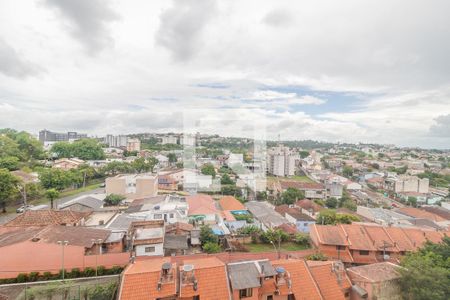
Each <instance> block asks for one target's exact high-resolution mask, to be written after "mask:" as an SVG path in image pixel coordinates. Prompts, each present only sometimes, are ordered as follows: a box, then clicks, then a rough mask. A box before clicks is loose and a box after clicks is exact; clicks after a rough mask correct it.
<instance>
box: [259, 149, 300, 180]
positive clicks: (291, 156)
mask: <svg viewBox="0 0 450 300" xmlns="http://www.w3.org/2000/svg"><path fill="white" fill-rule="evenodd" d="M267 153H268V156H267V172H268V173H269V174H272V175H275V176H280V177H285V176H293V175H295V170H296V162H297V161H298V160H299V159H300V156H299V155H298V153H296V152H294V151H293V150H291V149H290V148H289V147H283V146H278V147H274V148H271V149H269V150H268V151H267Z"/></svg>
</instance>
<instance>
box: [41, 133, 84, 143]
mask: <svg viewBox="0 0 450 300" xmlns="http://www.w3.org/2000/svg"><path fill="white" fill-rule="evenodd" d="M83 138H87V134H84V133H77V132H73V131H70V132H66V133H58V132H52V131H50V130H47V129H44V130H41V131H39V141H40V142H41V143H42V144H44V146H48V145H51V144H53V143H56V142H73V141H76V140H79V139H83Z"/></svg>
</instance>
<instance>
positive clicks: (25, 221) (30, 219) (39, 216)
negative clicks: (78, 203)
mask: <svg viewBox="0 0 450 300" xmlns="http://www.w3.org/2000/svg"><path fill="white" fill-rule="evenodd" d="M88 215H89V213H85V212H76V211H71V210H28V211H26V212H24V213H22V214H20V215H18V216H17V217H16V218H14V219H12V220H11V221H9V222H8V223H6V224H5V225H4V226H48V225H66V224H67V225H71V224H76V223H78V222H80V221H81V220H82V219H83V218H85V217H87V216H88Z"/></svg>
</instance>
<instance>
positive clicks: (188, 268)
mask: <svg viewBox="0 0 450 300" xmlns="http://www.w3.org/2000/svg"><path fill="white" fill-rule="evenodd" d="M192 270H194V266H193V265H184V266H183V271H184V272H191V271H192Z"/></svg>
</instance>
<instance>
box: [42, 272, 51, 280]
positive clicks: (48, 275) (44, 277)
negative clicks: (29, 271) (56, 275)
mask: <svg viewBox="0 0 450 300" xmlns="http://www.w3.org/2000/svg"><path fill="white" fill-rule="evenodd" d="M52 277H53V275H52V273H50V272H44V274H42V279H44V280H50V279H52Z"/></svg>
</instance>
